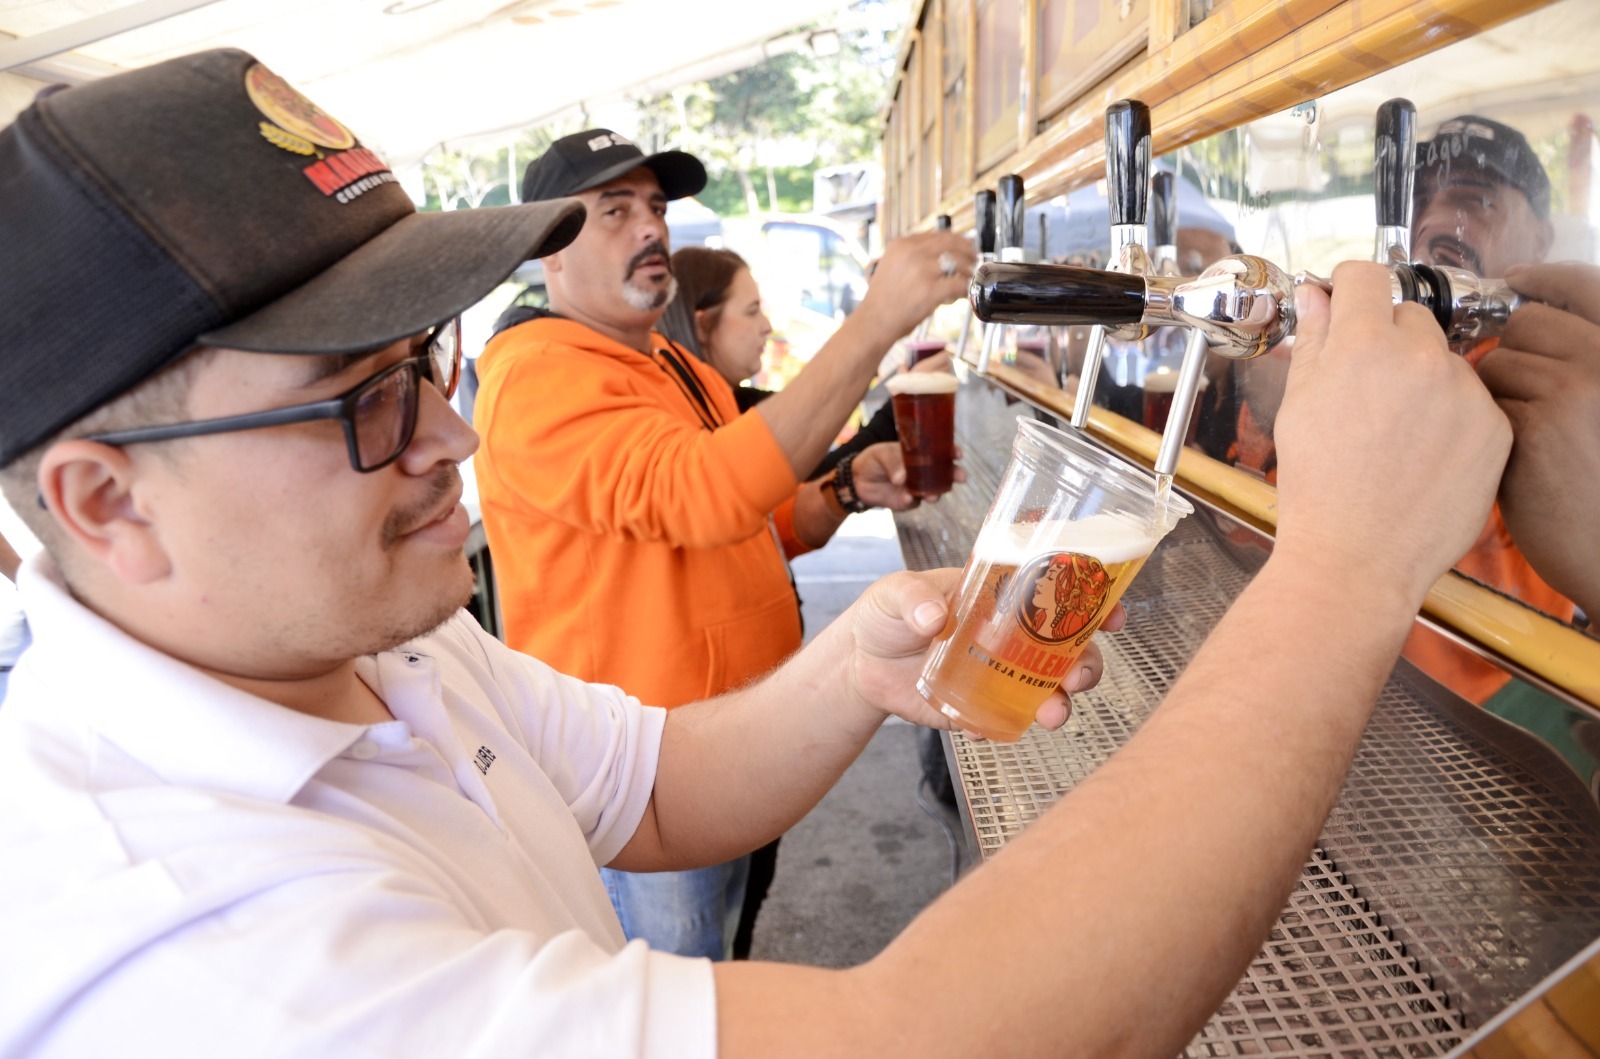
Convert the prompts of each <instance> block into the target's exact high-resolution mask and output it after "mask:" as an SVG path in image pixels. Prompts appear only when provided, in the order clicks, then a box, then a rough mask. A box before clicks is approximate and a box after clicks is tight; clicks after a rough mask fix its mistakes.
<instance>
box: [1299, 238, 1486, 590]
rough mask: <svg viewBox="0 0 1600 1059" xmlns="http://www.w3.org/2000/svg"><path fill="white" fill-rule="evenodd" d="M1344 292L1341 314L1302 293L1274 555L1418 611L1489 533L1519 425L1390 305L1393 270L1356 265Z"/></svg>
mask: <svg viewBox="0 0 1600 1059" xmlns="http://www.w3.org/2000/svg"><path fill="white" fill-rule="evenodd" d="M1333 283H1334V295H1333V299H1332V303H1331V305H1330V303H1329V300H1328V297H1327V296H1326V295H1324V294H1323V293H1322V292H1321V291H1319V290H1314V289H1312V288H1310V287H1301V288H1300V289H1299V291H1297V295H1296V296H1297V302H1298V307H1299V323H1298V325H1297V328H1296V337H1295V345H1294V356H1293V362H1292V364H1291V367H1290V370H1289V379H1288V385H1287V389H1286V391H1285V394H1284V400H1283V407H1282V409H1281V410H1280V411H1279V414H1278V419H1277V425H1276V439H1277V445H1278V456H1279V485H1278V504H1279V516H1278V537H1277V544H1276V546H1275V548H1274V551H1275V553H1285V552H1289V553H1294V554H1295V555H1296V556H1297V557H1298V560H1299V561H1300V562H1303V563H1309V564H1313V565H1314V566H1316V567H1318V568H1320V569H1321V570H1322V571H1323V573H1324V575H1325V576H1327V577H1330V578H1339V579H1343V580H1344V581H1346V582H1349V583H1350V584H1351V587H1352V591H1356V592H1360V593H1369V594H1370V593H1375V592H1377V593H1384V594H1385V595H1387V594H1388V593H1390V592H1392V591H1397V590H1398V591H1400V592H1403V593H1405V594H1406V595H1405V596H1403V597H1402V599H1407V598H1408V599H1409V600H1410V601H1411V602H1412V604H1413V606H1420V605H1421V602H1422V598H1423V596H1424V595H1426V594H1427V590H1428V588H1429V587H1430V586H1431V585H1432V584H1433V582H1434V581H1435V580H1437V578H1438V577H1439V576H1440V575H1441V574H1442V573H1443V572H1444V571H1445V570H1447V569H1448V568H1449V567H1450V566H1451V565H1452V564H1454V563H1455V561H1456V560H1458V559H1459V558H1461V556H1462V555H1463V554H1465V553H1466V551H1467V549H1468V548H1470V547H1471V546H1472V544H1473V542H1474V541H1475V540H1477V537H1478V534H1479V533H1480V532H1481V531H1482V529H1483V524H1484V521H1485V519H1487V518H1488V515H1489V507H1490V504H1491V502H1492V501H1493V499H1494V492H1495V488H1496V487H1497V485H1498V484H1499V480H1500V472H1501V470H1502V468H1503V467H1504V466H1505V462H1506V456H1507V453H1508V452H1509V451H1510V447H1511V428H1510V424H1509V423H1507V422H1506V417H1505V416H1504V415H1503V414H1502V413H1501V412H1500V411H1499V409H1497V408H1496V407H1495V405H1494V401H1493V399H1492V398H1491V397H1490V396H1489V393H1488V391H1487V390H1486V389H1485V388H1484V386H1483V384H1482V383H1480V382H1479V381H1478V379H1477V378H1476V377H1475V376H1474V374H1473V372H1472V369H1471V368H1470V367H1468V366H1467V364H1466V363H1465V362H1464V361H1463V360H1462V359H1461V358H1460V357H1457V356H1454V355H1453V354H1451V353H1450V351H1449V350H1448V349H1447V348H1446V347H1445V341H1444V334H1443V332H1441V331H1440V330H1439V325H1438V324H1437V323H1435V322H1434V320H1433V317H1432V316H1431V315H1430V314H1429V313H1428V311H1427V310H1426V309H1424V308H1422V307H1421V306H1419V305H1411V304H1406V305H1400V306H1394V305H1392V304H1391V301H1390V297H1391V295H1390V287H1389V276H1388V274H1387V273H1386V272H1385V270H1384V269H1383V268H1382V266H1379V265H1376V264H1371V263H1366V262H1346V263H1345V264H1341V265H1340V266H1339V267H1338V268H1337V269H1335V270H1334V279H1333Z"/></svg>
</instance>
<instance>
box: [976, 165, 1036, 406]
mask: <svg viewBox="0 0 1600 1059" xmlns="http://www.w3.org/2000/svg"><path fill="white" fill-rule="evenodd" d="M1026 213H1027V205H1026V203H1025V201H1024V199H1023V194H1022V178H1021V177H1019V176H1017V175H1016V174H1015V173H1011V174H1008V175H1006V176H1003V177H1001V178H1000V183H999V185H998V188H997V192H996V212H995V245H996V247H997V248H998V253H999V256H1000V260H1001V261H1006V262H1021V261H1024V260H1026V255H1025V254H1024V253H1023V250H1022V220H1023V217H1024V215H1025V214H1026ZM1000 333H1001V332H1000V328H999V327H987V328H985V329H984V332H983V345H982V346H980V347H979V348H978V374H979V375H987V374H989V361H990V359H991V358H992V357H993V356H994V350H995V347H996V346H998V345H999V344H1000Z"/></svg>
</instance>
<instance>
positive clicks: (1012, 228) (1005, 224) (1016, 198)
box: [994, 173, 1026, 250]
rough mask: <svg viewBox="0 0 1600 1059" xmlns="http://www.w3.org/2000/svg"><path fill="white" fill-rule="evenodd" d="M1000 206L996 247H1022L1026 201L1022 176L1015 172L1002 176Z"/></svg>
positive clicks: (1008, 248)
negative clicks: (1023, 194) (1023, 196)
mask: <svg viewBox="0 0 1600 1059" xmlns="http://www.w3.org/2000/svg"><path fill="white" fill-rule="evenodd" d="M998 207H999V215H998V219H997V221H996V224H995V234H994V241H995V245H996V247H998V248H999V249H1001V250H1010V249H1013V248H1015V249H1020V248H1021V247H1022V218H1023V214H1024V213H1025V212H1026V203H1024V201H1023V198H1022V178H1021V177H1019V176H1017V175H1016V174H1015V173H1011V174H1008V175H1007V176H1003V177H1001V178H1000V184H999V203H998Z"/></svg>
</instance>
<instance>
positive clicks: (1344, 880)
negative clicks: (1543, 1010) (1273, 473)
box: [897, 490, 1600, 1059]
mask: <svg viewBox="0 0 1600 1059" xmlns="http://www.w3.org/2000/svg"><path fill="white" fill-rule="evenodd" d="M986 499H987V498H986V497H981V496H980V495H977V494H976V491H974V492H973V495H969V496H963V495H960V491H959V490H958V493H957V494H954V495H952V496H951V497H948V498H946V500H945V502H944V503H942V504H941V505H939V507H938V508H936V509H933V510H932V511H931V512H930V511H928V510H927V509H922V510H919V511H916V512H912V513H909V514H908V515H902V516H900V517H899V519H898V520H897V521H898V524H899V527H900V537H901V546H902V550H903V552H904V554H905V557H906V563H907V565H908V566H909V567H911V568H912V569H924V568H928V567H933V566H944V565H960V564H961V563H962V562H963V561H964V559H965V556H966V552H967V550H968V549H969V548H970V545H971V535H972V533H973V532H974V531H975V529H976V527H977V525H978V523H979V522H980V521H981V517H982V509H981V508H980V507H979V504H980V502H981V503H983V504H984V505H985V506H986ZM1211 521H1212V520H1211V519H1210V518H1209V517H1208V515H1207V514H1206V513H1205V512H1201V513H1199V514H1198V515H1197V516H1196V517H1193V518H1190V519H1187V520H1185V522H1184V524H1183V525H1182V526H1180V527H1179V529H1177V530H1175V531H1174V532H1173V534H1172V535H1171V536H1170V537H1169V538H1168V539H1167V541H1166V542H1165V543H1163V545H1162V546H1161V548H1160V549H1158V550H1157V552H1156V554H1155V556H1154V557H1153V558H1152V559H1151V561H1150V563H1149V564H1148V565H1147V566H1146V568H1145V570H1144V571H1143V572H1142V573H1141V574H1140V576H1139V579H1138V580H1137V581H1136V582H1135V583H1134V585H1133V587H1132V588H1131V589H1130V590H1129V592H1128V595H1127V597H1126V599H1125V602H1126V603H1127V605H1128V608H1129V611H1130V619H1131V620H1130V621H1129V625H1128V628H1127V630H1125V631H1124V632H1122V633H1120V634H1118V635H1117V636H1114V637H1107V638H1105V639H1103V640H1102V641H1101V650H1102V651H1103V652H1104V653H1105V656H1106V673H1105V677H1104V678H1103V679H1102V681H1101V683H1100V685H1099V686H1098V687H1097V688H1095V689H1094V690H1093V691H1091V692H1088V693H1084V694H1080V695H1076V696H1074V700H1073V715H1072V719H1071V721H1069V722H1068V724H1067V726H1066V727H1065V728H1063V729H1062V730H1061V731H1059V732H1054V733H1047V732H1044V731H1042V730H1041V729H1038V728H1034V729H1032V730H1030V732H1029V733H1028V734H1027V735H1025V736H1024V737H1023V739H1022V740H1021V741H1019V742H1017V743H1012V744H999V743H990V742H985V741H981V740H977V741H975V740H970V739H967V738H966V737H965V736H963V735H961V734H959V733H957V734H955V735H953V736H952V737H951V740H950V747H951V751H952V755H953V758H954V760H955V762H956V771H957V772H958V773H959V777H958V778H959V780H960V783H959V789H960V790H961V791H962V794H963V796H964V798H965V802H966V813H967V821H968V824H969V826H970V828H971V832H972V836H973V838H974V840H975V842H976V844H977V846H978V848H979V850H980V852H981V853H982V855H983V856H985V857H987V856H990V855H992V854H993V853H994V852H996V851H997V850H998V849H999V848H1000V847H1001V846H1002V845H1004V844H1005V842H1006V841H1007V840H1008V839H1010V838H1011V837H1012V836H1013V835H1016V834H1017V833H1018V832H1020V831H1021V830H1022V828H1023V827H1024V826H1026V825H1027V823H1028V822H1029V821H1031V820H1033V819H1034V818H1035V817H1036V816H1038V815H1039V813H1041V812H1043V811H1044V810H1045V809H1046V808H1048V807H1049V806H1050V805H1051V804H1053V803H1054V802H1055V801H1056V800H1057V799H1058V798H1060V797H1061V795H1062V794H1064V793H1065V792H1067V791H1069V790H1071V789H1072V788H1073V787H1074V786H1075V785H1076V784H1077V783H1078V782H1079V781H1081V780H1082V779H1083V778H1084V777H1086V776H1088V775H1089V773H1091V772H1092V771H1093V770H1094V769H1095V768H1096V767H1098V766H1099V765H1100V764H1101V762H1103V761H1105V760H1106V759H1107V758H1108V757H1109V756H1110V755H1111V754H1112V753H1113V752H1115V751H1116V749H1117V748H1118V747H1120V746H1121V745H1122V744H1123V743H1125V742H1126V741H1127V740H1128V738H1129V737H1130V736H1131V735H1132V734H1133V732H1134V731H1135V730H1136V729H1137V728H1138V726H1139V725H1140V724H1141V723H1142V722H1143V721H1144V719H1145V718H1146V717H1147V716H1149V714H1150V711H1151V710H1153V709H1154V708H1155V706H1156V705H1157V704H1158V703H1159V702H1160V701H1161V699H1162V697H1163V696H1164V695H1165V694H1166V692H1167V689H1168V688H1169V687H1170V686H1171V685H1172V683H1173V682H1174V681H1175V680H1176V678H1177V675H1178V673H1179V672H1180V671H1181V670H1182V669H1183V667H1184V666H1185V665H1186V664H1187V663H1188V661H1189V659H1190V658H1191V657H1192V656H1193V654H1194V652H1195V651H1196V650H1197V649H1198V648H1199V646H1200V644H1201V642H1202V641H1203V640H1204V638H1205V636H1206V635H1207V634H1208V633H1209V632H1210V630H1211V629H1212V627H1213V626H1215V624H1216V622H1217V620H1218V619H1219V618H1220V617H1221V616H1222V613H1223V611H1225V610H1226V609H1227V607H1228V605H1229V604H1230V603H1231V602H1232V601H1233V600H1234V599H1235V598H1236V597H1237V596H1238V594H1239V593H1240V591H1242V590H1243V588H1244V586H1245V585H1246V584H1248V582H1249V580H1250V577H1251V576H1252V574H1253V571H1254V569H1255V568H1256V565H1257V563H1258V561H1259V557H1260V556H1262V555H1264V552H1261V551H1259V550H1258V549H1255V548H1253V547H1252V546H1251V545H1249V544H1245V545H1243V546H1235V545H1234V544H1233V543H1230V542H1229V541H1228V540H1227V539H1226V538H1225V537H1223V536H1221V535H1218V534H1217V533H1216V532H1215V527H1214V526H1212V525H1211ZM1252 555H1255V556H1256V557H1257V559H1256V561H1252V559H1251V556H1252ZM1596 937H1600V811H1597V807H1596V805H1595V803H1594V801H1593V799H1592V797H1591V796H1590V795H1589V794H1588V792H1587V791H1586V789H1585V788H1584V787H1583V785H1582V784H1581V783H1580V782H1579V781H1578V780H1577V778H1576V777H1575V775H1574V774H1573V773H1572V771H1571V770H1570V769H1567V768H1565V766H1564V764H1563V763H1562V762H1561V760H1560V759H1559V758H1558V757H1557V756H1556V755H1555V754H1554V752H1553V751H1551V750H1550V749H1549V748H1548V747H1547V746H1545V745H1544V744H1542V743H1539V742H1538V741H1537V740H1534V739H1533V738H1532V737H1530V736H1527V735H1526V734H1525V733H1522V732H1521V731H1520V730H1518V729H1515V728H1513V727H1511V726H1510V725H1508V724H1505V723H1504V722H1501V721H1499V720H1498V719H1496V718H1494V717H1492V716H1489V715H1488V714H1486V713H1484V711H1482V710H1480V709H1478V708H1477V707H1473V706H1471V705H1469V704H1467V703H1465V702H1464V701H1462V700H1460V699H1458V698H1456V697H1455V696H1453V695H1451V694H1450V693H1449V692H1446V691H1444V690H1443V689H1441V688H1439V687H1438V686H1437V685H1434V684H1432V682H1431V681H1428V680H1427V679H1426V678H1424V677H1422V676H1421V675H1420V674H1419V673H1417V672H1416V671H1415V670H1413V669H1411V667H1409V666H1408V665H1405V664H1404V663H1402V665H1401V667H1400V668H1399V669H1397V670H1396V672H1395V673H1394V674H1393V675H1392V676H1391V677H1390V680H1389V681H1388V683H1387V685H1386V686H1385V688H1384V690H1383V693H1382V695H1381V696H1380V699H1379V701H1378V704H1377V708H1376V710H1375V711H1374V714H1373V718H1372V721H1371V723H1370V724H1369V726H1368V729H1367V733H1366V736H1365V739H1364V740H1363V742H1362V744H1361V748H1360V750H1359V752H1358V753H1357V756H1356V760H1355V763H1354V765H1353V766H1352V769H1351V772H1350V776H1349V778H1348V779H1347V781H1346V784H1345V787H1344V790H1343V792H1342V793H1341V795H1340V798H1339V801H1338V804H1337V805H1336V807H1335V809H1334V811H1333V813H1332V814H1331V816H1330V817H1329V819H1328V822H1327V824H1326V826H1325V828H1324V830H1323V834H1322V836H1321V838H1320V841H1319V843H1318V848H1317V849H1316V850H1315V851H1314V852H1313V854H1312V857H1311V860H1310V861H1309V862H1308V864H1307V865H1306V868H1305V871H1304V872H1303V874H1302V876H1301V879H1300V882H1299V885H1298V886H1297V887H1296V889H1295V891H1294V893H1293V895H1292V896H1291V898H1290V901H1289V905H1288V907H1287V908H1286V909H1285V910H1284V912H1283V914H1282V915H1281V916H1280V917H1279V919H1278V921H1277V923H1276V924H1275V925H1274V927H1273V930H1272V935H1271V937H1270V938H1269V940H1268V942H1267V944H1266V946H1265V947H1264V948H1263V949H1262V951H1261V953H1260V955H1259V956H1258V957H1257V958H1256V960H1255V962H1253V963H1252V964H1251V967H1250V970H1249V972H1248V973H1247V974H1246V975H1245V977H1244V979H1243V980H1242V981H1241V982H1240V983H1239V985H1238V986H1237V987H1236V988H1235V989H1234V991H1233V993H1232V995H1230V997H1229V998H1228V1000H1227V1002H1226V1003H1225V1004H1224V1005H1223V1006H1222V1008H1221V1009H1220V1010H1219V1011H1218V1012H1217V1014H1216V1015H1215V1016H1214V1017H1213V1018H1212V1019H1211V1021H1210V1022H1209V1023H1208V1024H1207V1025H1206V1027H1205V1029H1204V1030H1202V1031H1201V1033H1200V1034H1199V1036H1197V1037H1196V1038H1195V1039H1194V1041H1193V1042H1192V1043H1191V1044H1190V1046H1189V1048H1188V1049H1187V1050H1186V1052H1185V1054H1186V1055H1191V1056H1222V1055H1298V1056H1338V1057H1341V1059H1343V1057H1354V1056H1374V1057H1377V1056H1384V1057H1387V1056H1403V1057H1407V1059H1410V1057H1416V1056H1443V1055H1446V1054H1447V1053H1449V1052H1450V1050H1451V1049H1452V1048H1454V1047H1455V1046H1456V1045H1457V1044H1459V1043H1460V1042H1461V1041H1462V1040H1463V1039H1465V1038H1466V1037H1467V1035H1468V1034H1470V1033H1471V1032H1472V1030H1473V1028H1474V1027H1477V1026H1481V1025H1482V1024H1483V1023H1485V1022H1487V1021H1488V1020H1489V1019H1490V1018H1492V1017H1493V1016H1494V1015H1496V1014H1498V1013H1499V1012H1500V1011H1501V1010H1503V1009H1504V1008H1506V1007H1508V1006H1510V1005H1511V1004H1512V1003H1513V1002H1514V1001H1515V1000H1517V999H1518V998H1519V997H1521V996H1523V995H1524V994H1525V993H1527V992H1528V991H1529V990H1531V989H1532V988H1533V987H1534V986H1535V985H1537V984H1538V983H1539V982H1540V980H1541V979H1542V978H1543V977H1544V976H1545V975H1547V974H1549V973H1550V972H1552V971H1554V970H1555V969H1556V968H1558V967H1560V966H1561V964H1562V963H1563V962H1564V961H1565V960H1566V959H1567V958H1569V957H1570V956H1572V955H1573V954H1574V953H1576V952H1578V951H1579V950H1580V949H1581V948H1582V947H1583V946H1584V945H1585V944H1587V943H1588V942H1589V941H1590V940H1591V939H1594V938H1596Z"/></svg>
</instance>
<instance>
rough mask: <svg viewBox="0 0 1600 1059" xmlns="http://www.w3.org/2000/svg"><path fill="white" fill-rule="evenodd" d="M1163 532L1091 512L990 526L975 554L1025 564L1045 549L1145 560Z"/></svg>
mask: <svg viewBox="0 0 1600 1059" xmlns="http://www.w3.org/2000/svg"><path fill="white" fill-rule="evenodd" d="M1162 536H1163V534H1162V533H1161V532H1159V531H1158V530H1157V529H1156V528H1155V527H1153V526H1147V525H1146V526H1142V525H1139V524H1138V523H1137V522H1134V521H1132V520H1131V519H1127V518H1123V517H1121V516H1118V515H1110V514H1100V515H1090V516H1089V517H1088V518H1084V519H1078V520H1076V521H1068V520H1066V519H1051V520H1049V521H1046V522H1013V523H1011V524H1009V525H997V526H986V527H984V529H983V530H982V531H981V532H980V533H979V534H978V540H977V542H976V543H975V544H974V545H973V548H972V556H973V558H974V559H977V560H981V561H983V562H989V563H997V564H1004V565H1007V566H1021V565H1022V564H1024V563H1026V562H1027V561H1028V560H1029V559H1032V558H1035V557H1036V556H1038V555H1040V554H1042V553H1045V552H1073V553H1076V554H1078V555H1088V556H1092V557H1093V558H1095V559H1098V560H1100V562H1101V563H1102V564H1103V565H1105V566H1108V567H1109V566H1111V565H1113V564H1115V563H1128V562H1132V561H1134V560H1135V559H1143V558H1145V557H1146V556H1148V555H1149V554H1150V553H1151V552H1153V551H1155V550H1156V545H1157V544H1159V543H1161V538H1162Z"/></svg>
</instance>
